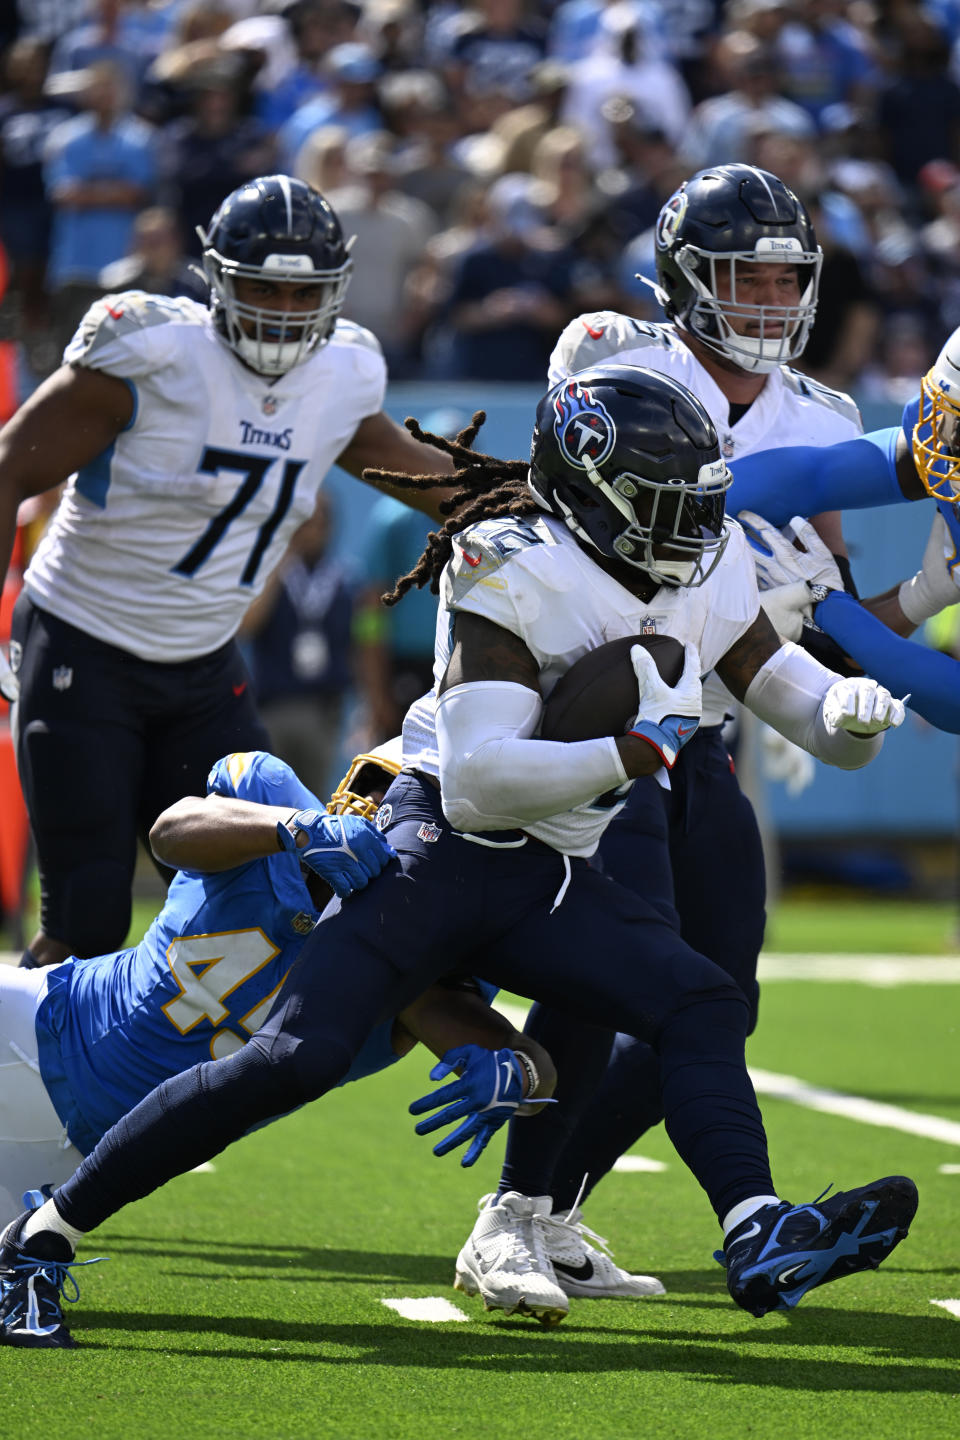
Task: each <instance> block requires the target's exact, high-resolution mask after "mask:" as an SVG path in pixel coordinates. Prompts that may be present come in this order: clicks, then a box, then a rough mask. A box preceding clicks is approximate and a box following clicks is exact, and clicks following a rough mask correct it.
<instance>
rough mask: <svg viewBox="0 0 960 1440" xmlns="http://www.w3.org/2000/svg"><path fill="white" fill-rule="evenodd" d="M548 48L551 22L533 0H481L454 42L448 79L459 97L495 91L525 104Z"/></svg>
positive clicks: (447, 64)
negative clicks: (547, 24)
mask: <svg viewBox="0 0 960 1440" xmlns="http://www.w3.org/2000/svg"><path fill="white" fill-rule="evenodd" d="M546 52H547V32H546V27H545V26H544V24H543V22H542V21H541V20H540V18H539V16H538V15H537V14H536V11H535V9H534V6H533V5H532V4H529V3H528V0H476V3H475V4H474V5H473V6H472V7H471V11H470V12H469V13H468V15H467V17H465V24H464V27H463V29H462V30H461V32H460V33H459V35H457V37H456V38H455V39H454V40H453V43H452V45H451V46H450V50H449V55H448V58H447V62H446V65H445V66H444V71H445V76H446V80H447V83H448V85H449V86H450V89H451V91H452V92H453V94H454V95H457V96H459V95H465V96H470V95H482V94H484V93H485V92H488V91H492V90H495V91H503V92H505V93H506V94H507V95H508V96H509V97H510V100H511V102H512V104H514V105H517V104H522V103H523V102H524V101H526V100H529V99H530V96H531V94H532V93H533V92H532V88H531V74H532V72H533V69H534V67H535V66H536V65H537V64H538V62H539V61H541V60H543V59H544V58H545V56H546Z"/></svg>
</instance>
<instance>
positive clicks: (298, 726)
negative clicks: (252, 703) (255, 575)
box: [241, 491, 424, 795]
mask: <svg viewBox="0 0 960 1440" xmlns="http://www.w3.org/2000/svg"><path fill="white" fill-rule="evenodd" d="M397 503H398V505H399V504H400V502H399V501H398V502H397ZM400 508H401V509H406V508H407V507H406V506H402V505H401V506H400ZM417 519H418V521H419V522H420V524H421V527H422V526H423V523H424V517H423V516H422V515H418V516H417ZM331 520H332V515H331V510H330V500H329V497H328V496H327V495H326V494H324V492H323V491H321V492H320V495H319V498H318V501H317V506H316V509H315V510H314V513H313V515H312V516H311V518H310V519H309V520H307V521H306V522H305V523H304V524H303V525H301V526H300V528H299V529H298V530H297V531H295V533H294V535H293V537H292V538H291V541H290V545H289V548H288V550H287V553H286V556H285V557H284V559H283V561H282V562H281V564H280V565H279V566H278V568H277V569H276V570H275V571H274V573H273V574H272V575H271V577H270V579H269V580H268V581H267V584H266V586H265V587H264V589H263V591H262V593H261V594H260V595H259V596H258V598H257V599H256V600H255V601H254V602H253V604H252V605H251V606H250V609H249V610H248V611H247V614H246V617H245V618H244V622H243V626H242V629H241V635H242V636H243V637H244V638H245V639H246V640H247V642H248V645H247V649H248V652H249V657H250V665H251V673H252V677H253V688H254V691H255V693H256V697H257V703H258V708H259V710H260V715H261V717H262V719H263V721H264V723H265V725H266V727H267V729H268V731H269V732H270V738H271V741H272V747H273V751H274V753H275V754H277V755H279V756H280V758H281V759H282V760H286V762H287V764H288V765H290V766H292V767H293V768H294V769H295V770H296V771H297V774H298V775H299V776H300V778H301V779H302V780H303V782H304V784H305V785H307V786H308V787H309V789H311V790H313V791H314V793H315V794H317V795H326V794H327V793H328V791H329V790H330V788H331V780H332V777H333V766H334V761H335V759H336V751H337V744H338V741H339V738H340V723H341V717H342V711H343V698H344V695H345V693H346V690H347V688H348V686H349V684H350V681H351V670H350V626H351V619H352V615H353V597H352V592H351V587H350V585H349V584H348V581H347V577H346V574H345V572H344V570H343V567H342V565H341V564H340V563H339V562H338V561H335V560H332V559H331V558H330V555H329V553H328V551H329V543H330V530H331Z"/></svg>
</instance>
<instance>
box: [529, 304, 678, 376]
mask: <svg viewBox="0 0 960 1440" xmlns="http://www.w3.org/2000/svg"><path fill="white" fill-rule="evenodd" d="M675 344H676V341H675V340H674V338H673V336H672V334H671V332H670V329H669V327H668V326H667V325H654V324H651V323H650V322H649V321H647V320H634V319H633V318H632V317H631V316H630V315H620V314H619V313H618V312H617V311H616V310H596V311H594V312H593V313H592V314H589V315H578V316H577V318H576V319H575V320H571V321H570V324H569V325H568V326H567V327H566V329H565V330H564V331H563V333H562V334H561V336H560V339H559V340H558V341H557V344H556V348H555V349H554V352H553V355H552V356H551V358H550V373H551V378H552V379H553V382H554V384H555V383H556V382H557V380H560V379H563V378H564V376H565V375H572V374H573V373H574V372H575V371H577V370H586V369H588V368H589V367H591V366H593V365H601V364H603V363H604V361H608V360H613V359H614V358H615V357H616V356H617V355H620V354H622V353H623V351H625V350H643V349H646V348H647V347H648V346H655V347H656V348H657V349H659V350H670V349H672V348H673V346H674V345H675Z"/></svg>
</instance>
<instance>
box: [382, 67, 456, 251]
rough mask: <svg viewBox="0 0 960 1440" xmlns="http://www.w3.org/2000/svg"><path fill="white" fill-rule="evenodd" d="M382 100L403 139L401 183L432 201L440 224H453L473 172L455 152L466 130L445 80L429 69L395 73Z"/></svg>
mask: <svg viewBox="0 0 960 1440" xmlns="http://www.w3.org/2000/svg"><path fill="white" fill-rule="evenodd" d="M380 102H381V105H382V107H383V113H384V118H385V120H386V123H387V125H388V127H389V129H390V130H391V131H392V132H393V134H394V135H397V136H398V137H399V139H400V149H399V152H398V155H397V175H396V183H397V188H398V189H400V190H402V191H403V193H404V194H405V195H410V196H411V197H412V198H413V199H414V200H420V201H422V202H423V204H425V205H429V207H430V209H431V210H432V211H433V213H434V215H435V216H436V220H437V223H438V225H448V224H450V223H451V220H452V216H453V211H454V207H455V205H456V203H457V199H458V197H459V196H460V195H461V193H462V192H463V190H464V189H465V187H466V186H467V185H468V184H469V183H470V176H469V174H468V173H467V171H466V169H465V167H464V166H463V165H462V164H460V163H458V161H457V159H456V157H455V156H454V154H453V149H452V147H453V142H454V141H455V140H456V139H457V137H458V135H459V133H460V131H459V127H458V124H457V117H456V114H455V113H454V110H453V108H452V105H451V101H450V95H449V93H448V91H447V89H446V87H445V86H444V84H443V81H442V80H440V79H439V77H438V76H436V75H431V74H430V73H429V71H426V70H406V71H404V72H402V73H401V74H398V75H389V76H387V77H386V78H385V79H384V82H383V84H382V86H381V89H380Z"/></svg>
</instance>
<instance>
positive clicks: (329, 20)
mask: <svg viewBox="0 0 960 1440" xmlns="http://www.w3.org/2000/svg"><path fill="white" fill-rule="evenodd" d="M267 18H268V17H266V16H257V17H256V21H255V22H254V23H255V24H256V25H257V26H258V27H259V31H260V34H263V21H264V20H265V19H267ZM270 18H271V19H273V20H274V23H276V21H277V19H278V17H270ZM283 22H285V24H286V27H287V32H288V34H289V38H290V40H291V41H292V44H293V46H294V58H293V61H292V63H291V64H290V65H289V68H288V69H287V70H286V73H285V74H283V75H282V77H281V78H280V79H279V80H278V81H276V82H275V83H274V84H273V85H271V86H270V87H269V88H268V89H265V90H263V91H262V92H261V93H260V95H259V97H258V103H257V114H258V115H259V116H260V118H261V120H262V121H263V122H264V124H265V125H267V126H268V127H269V128H270V129H271V130H277V129H279V128H280V126H281V125H285V124H286V122H287V121H288V120H289V119H290V116H291V115H293V113H294V112H295V111H296V110H298V109H299V108H300V106H301V105H305V104H307V102H308V101H310V100H312V99H314V97H315V96H318V95H324V94H327V93H329V89H330V81H329V79H328V78H327V77H326V76H325V75H324V73H323V61H324V58H325V56H326V55H327V54H328V53H329V52H330V51H331V50H332V49H333V48H334V46H336V45H340V44H343V43H345V42H346V41H349V40H351V39H352V38H353V33H354V30H355V28H356V23H357V11H356V9H355V7H354V6H352V5H342V4H339V3H337V0H296V3H295V4H293V5H289V6H287V8H286V10H285V11H284V14H283ZM255 38H256V31H254V30H253V29H252V26H251V21H249V20H247V21H241V22H240V24H239V25H237V26H235V27H234V30H233V34H232V37H230V38H229V40H228V43H229V44H231V45H238V44H240V43H241V42H242V43H249V41H250V40H254V39H255Z"/></svg>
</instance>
